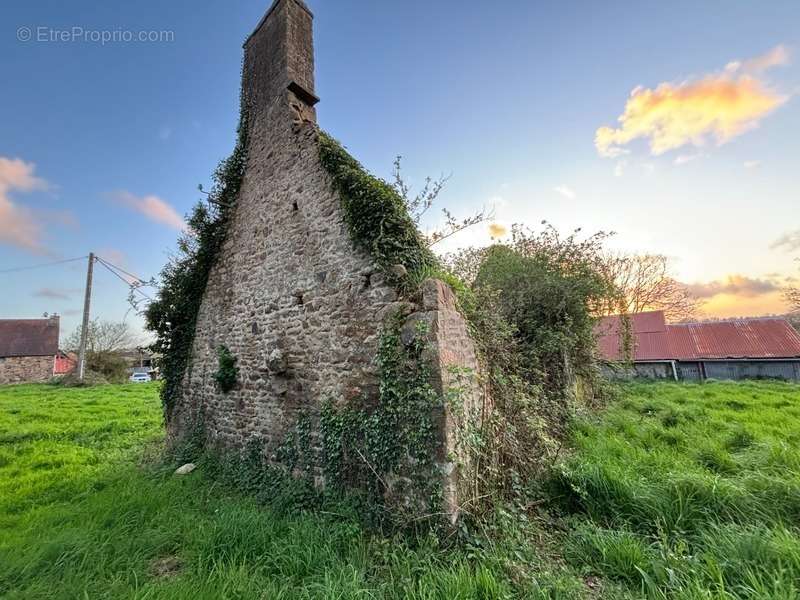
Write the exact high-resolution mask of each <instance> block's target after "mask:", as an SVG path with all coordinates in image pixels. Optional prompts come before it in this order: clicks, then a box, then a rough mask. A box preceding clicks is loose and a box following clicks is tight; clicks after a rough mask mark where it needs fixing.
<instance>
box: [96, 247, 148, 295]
mask: <svg viewBox="0 0 800 600" xmlns="http://www.w3.org/2000/svg"><path fill="white" fill-rule="evenodd" d="M97 262H99V263H100V264H101V265H103V266H104V267H105V268H106V269H107V270H108V271H109V273H112V274H113V275H114V276H115V277H118V278H119V280H120V281H122V282H123V283H124V284H125V285H127V286H128V287H129V288H131V289H132V290H135V291H137V292H139V293H140V294H141V295H142V296H144V297H145V298H147V299H148V300H152V298H151V297H150V296H149V295H147V294H145V293H144V292H143V291H142V290H140V289H139V286H137V285H134V284H131V282H130V281H128V280H127V279H125V278H124V277H123V276H122V275H120V274H119V273H117V272H116V271H115V270H114V269H113V268H111V266H110V265H109V264H107V263H106V261H104V260H103V259H102V258H100V257H97ZM120 270H122V269H120ZM123 273H125V271H123ZM126 275H127V273H126ZM131 277H135V276H134V275H131ZM136 279H138V278H136ZM138 280H139V281H140V282H141V279H138Z"/></svg>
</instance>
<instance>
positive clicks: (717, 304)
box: [686, 273, 789, 317]
mask: <svg viewBox="0 0 800 600" xmlns="http://www.w3.org/2000/svg"><path fill="white" fill-rule="evenodd" d="M788 282H789V278H787V277H783V276H781V275H780V274H779V273H771V274H769V275H766V276H765V277H764V278H757V277H746V276H744V275H728V276H727V277H726V278H724V279H721V280H718V281H709V282H705V283H693V284H690V285H687V286H686V288H687V289H688V291H689V292H690V293H691V294H692V295H693V296H695V297H696V298H698V299H700V300H701V301H702V311H703V313H705V314H707V315H709V316H712V317H746V316H758V315H767V314H780V313H785V312H787V311H788V310H789V306H788V304H787V303H786V300H785V298H784V294H783V290H784V287H785V286H786V284H787V283H788Z"/></svg>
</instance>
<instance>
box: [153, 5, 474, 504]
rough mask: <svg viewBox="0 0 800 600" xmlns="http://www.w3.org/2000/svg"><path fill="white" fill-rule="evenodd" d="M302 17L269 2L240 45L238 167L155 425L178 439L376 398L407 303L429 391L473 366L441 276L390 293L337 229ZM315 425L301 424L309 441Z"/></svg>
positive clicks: (272, 432) (279, 436)
mask: <svg viewBox="0 0 800 600" xmlns="http://www.w3.org/2000/svg"><path fill="white" fill-rule="evenodd" d="M311 19H312V17H311V13H310V12H309V11H308V9H307V8H306V7H305V6H304V5H303V4H302V2H300V1H299V0H276V2H275V3H274V4H273V6H272V8H271V9H270V10H269V12H268V13H267V15H266V17H265V18H264V19H263V20H262V22H261V23H260V24H259V26H258V28H257V29H256V31H255V32H254V33H253V34H252V35H251V36H250V38H248V40H247V42H246V43H245V61H244V71H243V94H244V101H245V106H246V109H247V116H248V121H247V122H248V140H249V148H248V159H247V166H246V171H245V176H244V180H243V183H242V186H241V191H240V194H239V198H238V200H237V202H236V207H235V210H234V213H233V215H232V217H231V220H230V222H229V225H228V230H227V233H226V239H225V242H224V244H223V247H222V250H221V252H220V254H219V256H218V258H217V260H216V262H215V265H214V267H213V268H212V270H211V273H210V276H209V280H208V284H207V287H206V291H205V294H204V296H203V300H202V305H201V308H200V311H199V314H198V318H197V326H196V331H195V338H194V345H193V350H192V354H191V358H190V361H189V367H188V369H187V373H186V375H185V378H184V386H183V388H184V391H183V394H182V397H181V398H179V399H178V401H177V403H176V405H175V408H174V410H173V411H172V415H171V418H170V422H169V424H168V426H169V430H170V433H171V434H172V435H173V436H178V437H179V436H180V435H181V434H183V433H185V432H186V430H187V428H188V427H190V426H191V425H192V424H193V423H194V421H195V420H196V419H198V418H202V420H203V425H204V428H205V431H206V434H207V436H208V437H209V438H210V440H211V441H212V442H214V443H216V444H218V445H220V446H223V447H228V448H243V447H244V446H245V445H246V444H248V442H249V441H250V440H253V439H257V440H258V441H259V443H261V444H263V447H264V453H265V456H271V455H272V453H273V452H274V451H275V449H276V448H277V447H278V446H279V445H280V444H281V443H282V442H283V441H284V440H285V439H286V436H287V434H288V433H289V432H290V431H291V430H292V429H293V428H294V427H295V425H296V423H297V422H298V419H299V418H305V417H307V416H310V417H311V420H312V423H314V424H315V426H316V422H317V421H316V419H317V417H318V415H319V412H320V409H321V406H322V405H323V403H324V402H326V401H333V402H334V403H337V404H344V403H346V402H352V401H354V400H358V401H364V402H366V403H370V402H373V403H374V402H376V401H377V398H378V374H377V368H376V364H375V356H376V353H377V350H378V342H379V336H380V331H381V326H382V323H383V322H384V321H385V319H386V318H387V316H388V315H390V314H393V313H395V312H396V311H403V313H404V314H409V313H412V312H413V313H415V314H412V315H411V316H409V317H408V319H409V322H414V321H415V320H418V319H424V320H426V321H428V322H430V324H431V325H432V327H431V328H430V330H429V334H428V335H429V336H430V338H429V339H430V341H431V342H432V346H431V359H432V360H434V362H435V367H436V369H435V371H436V375H435V376H436V378H437V381H436V387H437V389H438V390H440V391H441V392H442V393H446V390H447V389H448V388H449V386H450V383H451V379H452V376H451V375H450V370H449V368H450V366H452V365H455V366H457V367H459V368H464V369H466V370H472V371H474V372H476V373H477V369H478V365H477V359H476V356H475V350H474V346H473V344H472V341H471V340H470V338H469V335H468V334H467V329H466V324H465V323H464V319H463V318H462V317H461V315H460V314H459V313H458V312H457V310H456V308H455V303H454V300H453V299H452V293H451V292H450V290H449V288H447V286H445V285H444V284H442V283H441V282H435V281H432V282H428V283H426V286H425V290H427V291H425V292H424V294H423V302H422V306H417V305H415V304H413V303H410V302H408V301H405V300H402V299H399V298H398V293H397V292H396V290H395V289H394V288H393V287H391V286H390V285H388V284H387V283H386V281H385V275H384V273H382V272H381V271H380V270H379V268H378V267H377V266H376V265H375V264H374V261H373V260H372V259H371V258H370V256H369V255H368V254H367V253H365V252H363V251H361V250H357V249H356V248H355V246H354V244H353V242H352V240H351V239H350V236H349V233H348V230H347V227H346V226H345V223H344V219H343V214H342V208H341V199H340V198H339V196H338V194H337V193H336V192H335V191H334V190H333V182H332V180H331V177H330V175H329V174H328V173H327V172H326V170H325V169H324V168H323V166H322V164H321V162H320V157H319V147H318V129H317V126H316V113H315V110H314V107H313V104H314V103H315V102H316V96H315V95H314V78H313V52H312V42H311ZM403 271H404V269H403ZM415 311H416V312H415ZM221 345H224V346H225V347H227V348H228V349H229V350H230V352H231V353H232V354H233V355H234V356H235V357H236V359H237V367H238V369H239V377H238V383H237V386H236V387H235V389H233V390H232V391H230V392H229V393H222V392H221V391H220V390H219V388H218V386H217V385H216V383H215V381H214V377H213V375H214V373H215V371H216V370H217V368H218V359H217V348H218V347H219V346H221ZM470 385H471V386H472V389H470V391H469V392H468V393H467V396H466V397H467V401H468V404H469V405H470V406H472V405H477V404H479V399H478V396H479V388H478V387H477V383H475V380H474V378H473V383H471V384H470ZM470 410H471V409H470ZM456 421H457V420H456V419H454V418H453V417H452V416H451V415H450V414H448V410H447V409H445V411H444V412H443V414H441V415H440V416H439V420H438V421H437V422H438V423H439V427H440V430H441V435H440V436H439V437H440V439H441V448H440V450H439V451H438V452H437V456H438V459H439V462H440V464H441V466H442V471H443V482H444V486H445V499H446V502H447V506H448V511H449V512H450V513H451V514H453V515H454V514H455V513H456V512H457V508H456V506H457V504H458V498H457V493H456V487H457V486H456V477H457V475H456V473H457V471H458V469H456V468H455V464H454V462H455V458H456V457H455V456H454V453H456V452H457V447H456V446H457V444H456V435H455V427H456V424H457V423H456ZM318 437H319V436H318V434H317V433H315V432H312V441H313V443H314V444H315V445H317V447H316V448H315V449H318V444H319V439H318ZM316 475H317V481H318V482H319V483H324V482H323V481H322V480H321V478H320V475H319V472H318V473H316Z"/></svg>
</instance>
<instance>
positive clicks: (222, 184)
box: [145, 95, 248, 421]
mask: <svg viewBox="0 0 800 600" xmlns="http://www.w3.org/2000/svg"><path fill="white" fill-rule="evenodd" d="M247 147H248V143H247V110H246V102H245V98H244V95H242V96H241V99H240V116H239V125H238V128H237V140H236V146H235V148H234V150H233V153H232V154H231V155H230V156H229V157H228V158H226V159H225V160H223V161H222V162H220V164H219V165H218V166H217V169H216V171H215V172H214V175H213V181H214V185H213V187H212V189H211V191H210V192H209V194H208V202H198V203H197V204H196V205H195V207H194V209H193V211H192V213H191V215H190V216H189V217H188V218H187V220H186V223H187V225H188V231H187V233H186V234H184V235H183V236H181V238H180V239H179V240H178V251H177V253H176V254H175V255H174V256H173V257H172V258H171V259H170V261H169V262H168V263H167V265H166V266H165V267H164V269H163V270H162V271H161V287H160V290H159V293H158V297H157V298H156V300H155V301H154V302H152V303H151V304H150V305H149V307H148V308H147V310H146V311H145V320H146V323H147V328H148V329H150V330H151V331H153V332H154V333H155V335H156V341H155V342H154V344H153V349H154V351H155V352H157V353H160V354H161V355H162V359H161V374H162V376H163V379H164V385H163V386H162V388H161V400H162V403H163V405H164V416H165V418H166V420H167V421H169V419H170V418H171V415H172V410H173V408H174V406H175V402H176V400H177V398H178V396H179V394H180V389H181V385H182V382H183V378H184V375H185V373H186V369H187V366H188V363H189V356H190V353H191V351H192V343H193V341H194V332H195V326H196V323H197V313H198V311H199V310H200V303H201V301H202V299H203V293H204V292H205V289H206V284H207V282H208V276H209V273H210V272H211V267H212V265H213V264H214V261H215V260H216V257H217V255H218V253H219V250H220V248H221V246H222V242H223V241H224V239H225V232H226V229H227V224H228V221H229V219H230V216H231V214H232V213H233V208H234V206H235V204H236V200H237V198H238V197H239V190H240V188H241V185H242V180H243V178H244V169H245V164H246V162H247Z"/></svg>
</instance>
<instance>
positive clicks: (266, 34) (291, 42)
mask: <svg viewBox="0 0 800 600" xmlns="http://www.w3.org/2000/svg"><path fill="white" fill-rule="evenodd" d="M313 19H314V16H313V15H312V14H311V11H310V10H309V9H308V7H307V6H306V5H305V3H304V2H303V1H302V0H275V2H273V4H272V6H271V7H270V9H269V10H268V11H267V13H266V14H265V15H264V17H263V18H262V19H261V21H260V22H259V24H258V26H257V27H256V29H255V31H253V33H252V34H250V37H248V38H247V40H246V41H245V43H244V72H243V90H244V95H245V101H246V103H247V107H248V110H249V116H250V118H251V119H252V120H254V121H259V120H261V119H262V118H267V119H268V120H269V121H272V122H273V123H274V121H275V117H277V115H275V114H274V113H273V111H275V110H278V111H280V110H281V109H282V108H286V107H289V108H290V109H291V111H292V112H291V113H288V117H289V120H290V121H291V120H295V121H296V120H300V121H306V122H312V123H316V118H317V117H316V111H315V110H314V105H315V104H316V103H317V102H318V101H319V98H317V96H316V94H315V93H314V42H313V38H312V23H313Z"/></svg>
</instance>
